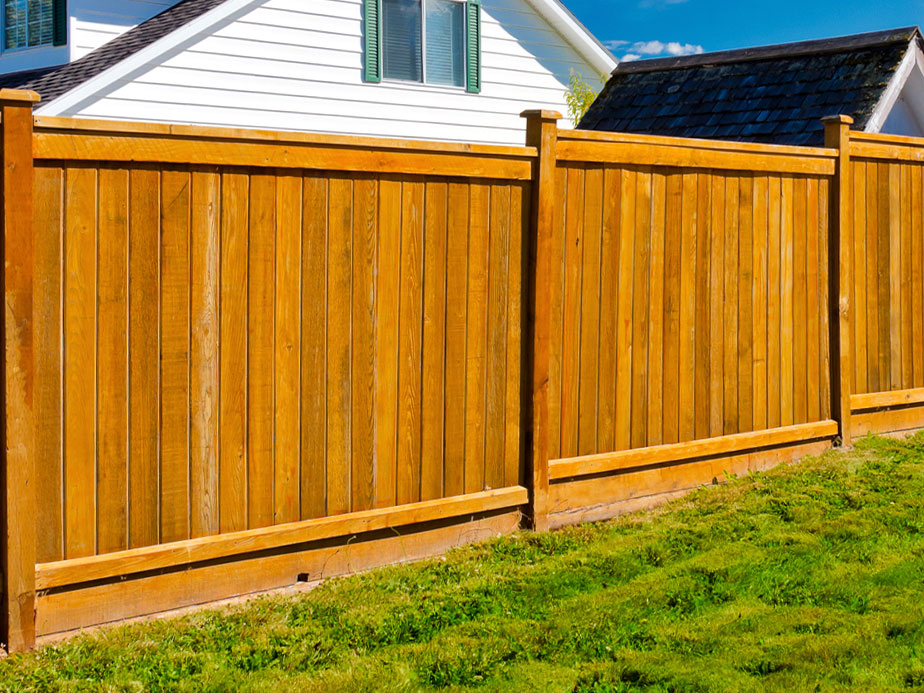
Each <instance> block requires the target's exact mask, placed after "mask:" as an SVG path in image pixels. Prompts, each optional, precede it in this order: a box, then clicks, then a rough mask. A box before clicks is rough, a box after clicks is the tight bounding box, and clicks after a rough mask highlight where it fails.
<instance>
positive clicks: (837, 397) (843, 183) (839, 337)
mask: <svg viewBox="0 0 924 693" xmlns="http://www.w3.org/2000/svg"><path fill="white" fill-rule="evenodd" d="M821 121H822V122H823V123H824V124H825V146H826V147H830V148H832V149H837V152H838V156H837V165H836V168H835V172H834V181H833V185H832V186H831V196H830V197H831V199H830V207H829V209H830V212H829V215H828V218H829V222H828V228H829V233H828V275H829V276H828V287H829V288H828V295H829V297H830V299H829V315H830V319H829V330H830V343H831V354H830V358H831V364H830V366H831V411H832V414H833V416H834V418H835V419H836V420H837V422H838V426H839V428H840V437H841V444H842V445H850V440H851V436H850V378H851V373H852V372H853V352H852V348H853V347H852V345H851V342H850V293H851V289H852V286H851V279H850V278H851V262H852V258H851V247H852V240H853V234H852V232H851V229H852V227H853V195H852V189H853V186H852V182H853V181H852V175H851V171H850V126H851V124H852V123H853V118H851V117H850V116H846V115H836V116H827V117H825V118H822V119H821Z"/></svg>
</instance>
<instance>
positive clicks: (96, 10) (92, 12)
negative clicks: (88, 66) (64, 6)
mask: <svg viewBox="0 0 924 693" xmlns="http://www.w3.org/2000/svg"><path fill="white" fill-rule="evenodd" d="M177 1H178V0H117V1H116V2H114V1H113V0H71V1H70V3H69V4H70V7H69V10H70V16H71V32H70V37H69V39H70V41H69V43H70V48H71V60H77V59H79V58H82V57H83V56H85V55H86V54H87V53H89V52H90V51H94V50H96V49H97V48H99V47H100V46H102V45H103V44H104V43H106V42H107V41H109V40H111V39H114V38H115V37H116V36H118V35H119V34H122V33H125V32H126V31H128V30H129V29H131V28H132V27H134V26H137V25H138V24H141V22H143V21H144V20H145V19H150V18H151V17H153V16H154V15H155V14H158V13H160V12H163V11H164V10H165V9H167V8H168V7H170V6H171V5H175V4H176V3H177Z"/></svg>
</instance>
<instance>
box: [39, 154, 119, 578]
mask: <svg viewBox="0 0 924 693" xmlns="http://www.w3.org/2000/svg"><path fill="white" fill-rule="evenodd" d="M34 196H35V204H34V216H33V228H34V229H35V278H34V289H33V291H34V295H33V300H34V302H35V303H34V312H35V332H34V339H35V343H36V344H41V345H43V348H41V349H36V351H35V482H36V483H35V488H36V490H35V494H36V497H37V498H43V499H47V501H48V502H43V503H40V504H39V505H38V506H37V510H38V516H37V518H36V520H37V521H36V549H35V550H36V560H37V561H39V562H43V561H56V560H61V559H63V558H64V547H63V538H64V524H63V514H64V507H63V505H62V503H61V502H60V499H61V494H62V489H63V485H62V481H63V476H64V469H63V463H64V458H63V454H62V452H63V448H62V444H63V427H62V415H63V405H64V392H63V369H62V351H63V346H64V344H63V336H64V325H63V294H62V291H63V272H64V270H63V264H64V263H63V262H62V259H63V252H64V245H63V240H64V233H63V226H62V224H63V199H64V171H63V170H62V169H60V168H57V167H40V168H36V169H35V189H34ZM126 473H127V469H126Z"/></svg>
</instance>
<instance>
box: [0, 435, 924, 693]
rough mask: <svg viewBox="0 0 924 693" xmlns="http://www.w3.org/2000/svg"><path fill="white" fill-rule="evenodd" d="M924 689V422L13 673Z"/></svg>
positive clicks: (140, 628) (116, 685)
mask: <svg viewBox="0 0 924 693" xmlns="http://www.w3.org/2000/svg"><path fill="white" fill-rule="evenodd" d="M429 688H450V689H453V688H454V689H467V688H480V689H482V690H502V691H517V692H521V691H526V690H543V691H629V690H647V691H804V690H809V691H810V690H818V691H835V690H851V691H856V690H864V691H868V690H906V691H907V690H915V689H917V690H924V436H921V435H919V436H917V437H915V438H911V439H907V440H904V441H893V440H886V439H877V438H868V439H865V440H862V441H860V442H858V443H857V446H856V448H855V449H854V450H851V451H849V452H846V453H845V452H831V453H828V454H825V455H823V456H822V457H820V458H815V459H809V460H805V461H803V462H802V463H800V464H798V465H794V466H792V467H788V468H781V469H777V470H774V471H771V472H768V473H764V474H755V475H752V476H749V477H747V478H745V479H738V480H733V481H732V482H731V483H728V484H723V485H721V486H716V487H709V488H705V489H702V490H700V491H698V492H696V493H694V494H693V495H691V496H689V497H687V498H685V499H682V500H680V501H677V502H675V503H674V504H672V505H670V506H668V507H667V508H666V509H662V510H660V511H654V512H650V513H641V514H635V515H632V516H627V517H624V518H621V519H618V520H615V521H612V522H608V523H600V524H595V525H585V526H582V527H576V528H572V529H568V530H563V531H558V532H553V533H549V534H532V533H523V534H520V535H518V536H514V537H506V538H502V539H498V540H496V541H492V542H489V543H487V544H481V545H478V546H474V547H470V548H465V549H460V550H456V551H453V552H452V553H450V554H449V555H448V556H446V557H445V558H442V559H436V560H432V561H428V562H424V563H418V564H413V565H405V566H398V567H391V568H385V569H381V570H378V571H375V572H372V573H369V574H366V575H361V576H354V577H350V578H344V579H338V580H332V581H330V582H328V583H326V584H324V585H322V586H321V587H319V588H318V589H317V590H315V591H313V592H311V593H309V594H302V595H298V596H287V597H279V596H276V597H266V598H261V599H256V600H254V601H252V602H249V603H247V604H245V605H241V606H238V607H234V608H227V609H224V610H204V611H201V612H198V613H195V614H192V615H188V616H185V617H182V618H177V619H171V620H163V621H155V622H149V623H145V624H136V625H131V626H123V627H118V628H110V629H104V630H101V631H98V632H96V633H94V634H92V635H86V636H82V637H78V638H74V639H72V640H70V641H68V642H66V643H63V644H59V645H57V646H54V647H47V648H45V649H42V650H40V651H38V652H36V653H33V654H30V655H25V656H16V657H12V658H9V659H7V660H5V661H3V662H2V663H0V689H5V690H232V689H233V690H261V691H263V690H267V691H274V692H276V693H278V692H279V691H284V690H350V691H358V690H420V689H429Z"/></svg>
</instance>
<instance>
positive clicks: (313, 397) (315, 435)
mask: <svg viewBox="0 0 924 693" xmlns="http://www.w3.org/2000/svg"><path fill="white" fill-rule="evenodd" d="M327 222H328V180H327V177H326V176H323V175H311V176H305V178H304V179H303V181H302V257H301V261H302V349H301V357H302V382H301V390H302V394H301V400H302V416H301V427H302V435H301V517H302V519H303V520H304V519H309V518H313V517H323V516H324V515H325V514H326V513H327V327H328V325H327V305H328V300H327V268H328V262H327V257H328V254H327V235H328V233H327V225H328V224H327ZM392 494H394V485H392Z"/></svg>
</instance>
